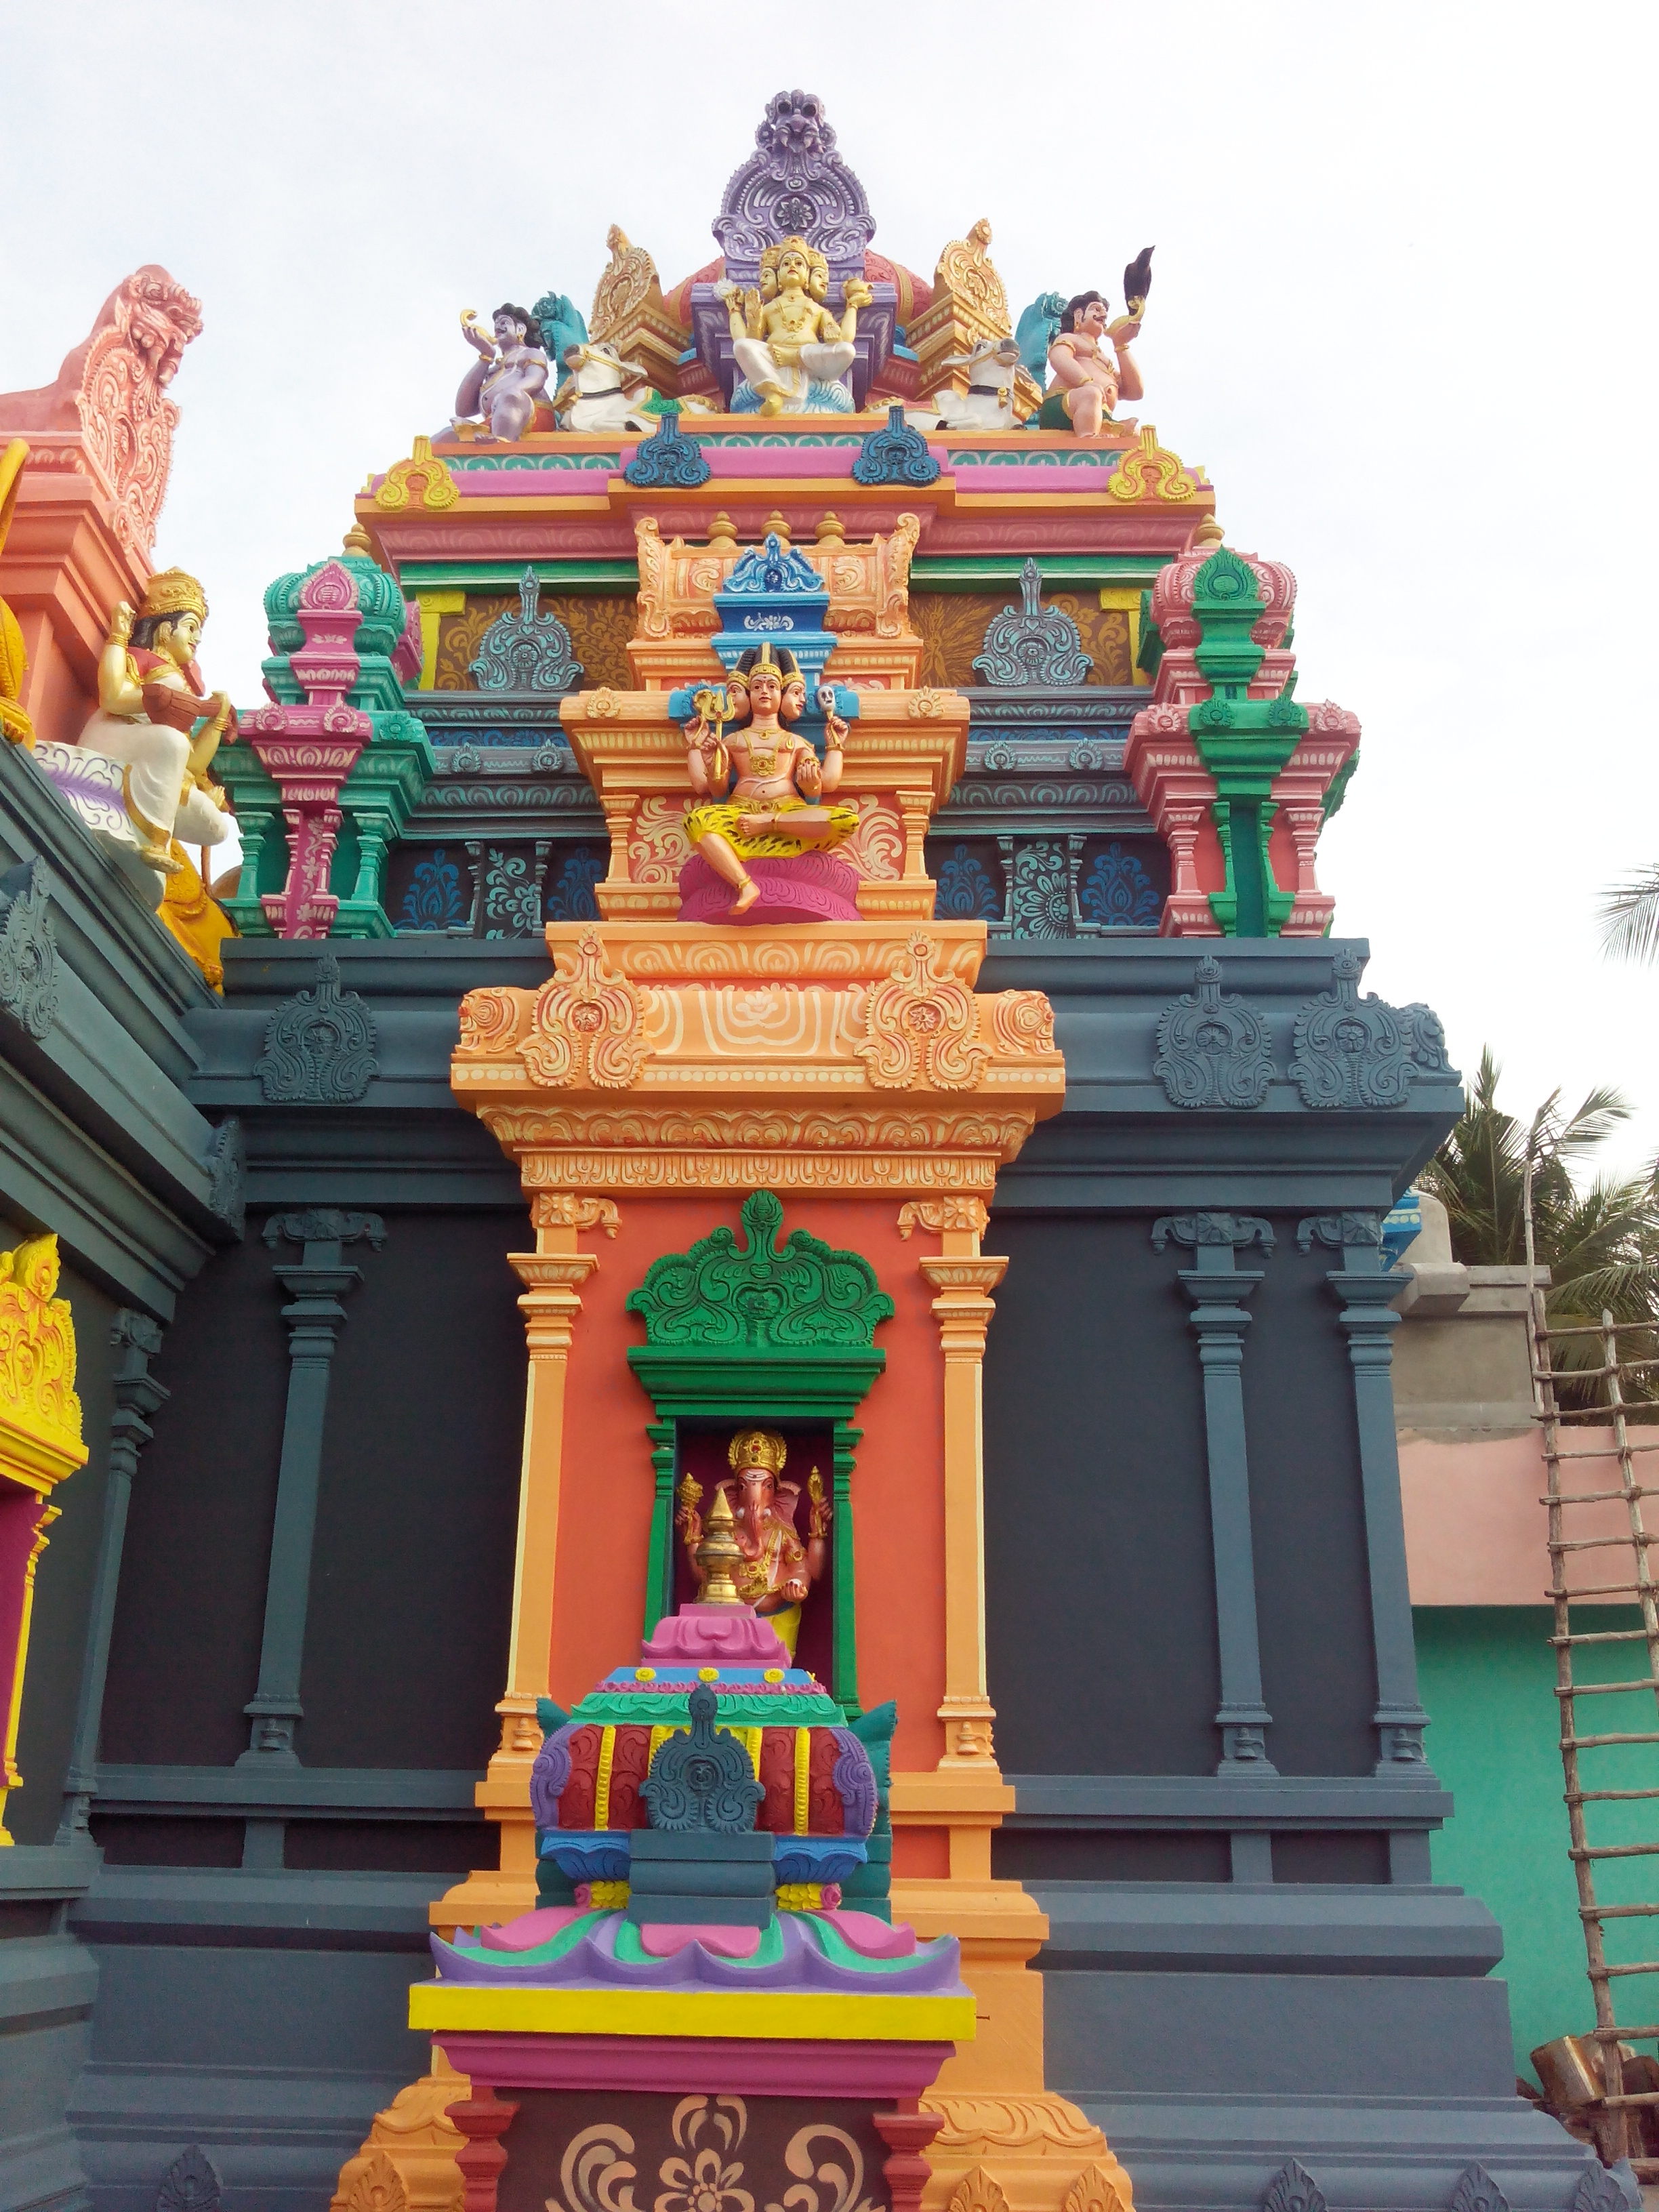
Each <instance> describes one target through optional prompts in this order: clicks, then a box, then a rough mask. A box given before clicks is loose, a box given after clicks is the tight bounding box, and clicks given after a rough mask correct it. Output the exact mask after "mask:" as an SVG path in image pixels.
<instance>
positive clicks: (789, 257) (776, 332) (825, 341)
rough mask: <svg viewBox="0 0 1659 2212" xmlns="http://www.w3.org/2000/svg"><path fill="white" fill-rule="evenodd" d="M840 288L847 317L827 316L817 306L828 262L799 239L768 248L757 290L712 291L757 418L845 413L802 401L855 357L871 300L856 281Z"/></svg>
mask: <svg viewBox="0 0 1659 2212" xmlns="http://www.w3.org/2000/svg"><path fill="white" fill-rule="evenodd" d="M843 289H844V293H845V297H846V301H847V308H846V313H844V314H841V315H832V314H831V313H830V312H829V308H828V307H825V305H824V304H823V303H824V301H825V300H826V298H827V297H828V296H829V263H828V262H827V261H826V260H825V259H824V258H823V254H821V253H820V252H818V251H817V248H816V247H814V246H809V245H808V244H807V243H806V241H805V239H804V238H786V239H785V240H783V241H782V243H781V245H778V246H768V247H767V249H766V251H765V252H764V253H763V254H762V256H761V281H760V289H759V291H758V292H756V291H752V290H750V291H747V292H745V291H741V290H739V289H738V286H737V285H735V284H732V283H719V284H717V285H716V286H715V287H714V291H715V294H716V296H717V297H718V298H719V299H720V300H721V301H724V302H725V305H726V313H727V315H728V317H729V319H730V324H731V331H732V352H733V353H734V354H735V355H736V356H737V359H738V368H740V369H741V370H742V371H743V373H744V377H745V378H746V379H747V380H748V382H749V383H750V386H752V387H753V389H754V390H755V391H756V392H757V393H758V394H759V396H760V402H761V407H760V411H761V413H762V414H763V415H785V414H788V415H805V414H817V413H825V414H828V413H835V412H840V411H845V410H836V409H834V408H826V407H822V406H813V405H812V404H811V402H810V400H809V396H808V395H809V388H810V386H812V385H814V384H839V383H840V382H841V380H842V378H843V377H844V376H845V375H846V374H847V372H848V369H849V368H851V367H852V366H853V362H854V357H855V356H856V351H857V349H856V348H855V346H854V343H853V341H854V337H855V336H856V335H857V331H858V312H859V309H860V307H868V306H869V305H870V302H871V301H872V298H873V297H874V295H873V294H872V291H871V289H870V287H869V286H868V285H867V284H866V283H864V281H863V280H862V278H860V277H857V276H849V277H848V280H847V283H846V285H845V287H844V288H843Z"/></svg>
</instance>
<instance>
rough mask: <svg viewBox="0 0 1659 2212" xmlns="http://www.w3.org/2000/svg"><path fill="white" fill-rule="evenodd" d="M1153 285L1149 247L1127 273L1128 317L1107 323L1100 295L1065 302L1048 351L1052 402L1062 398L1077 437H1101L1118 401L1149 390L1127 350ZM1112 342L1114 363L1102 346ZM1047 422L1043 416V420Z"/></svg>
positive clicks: (1085, 294) (1081, 294)
mask: <svg viewBox="0 0 1659 2212" xmlns="http://www.w3.org/2000/svg"><path fill="white" fill-rule="evenodd" d="M1151 289H1152V247H1151V246H1145V247H1143V248H1142V250H1141V252H1139V254H1138V255H1137V256H1136V257H1135V258H1134V259H1133V261H1132V262H1131V263H1130V264H1129V265H1128V267H1127V269H1126V270H1124V272H1123V292H1124V306H1125V308H1126V310H1127V313H1123V314H1121V315H1120V316H1119V317H1118V319H1117V320H1116V321H1115V323H1110V324H1109V323H1108V321H1107V319H1106V317H1107V314H1108V312H1109V310H1108V308H1107V305H1106V301H1104V300H1103V298H1102V296H1101V295H1100V294H1099V293H1098V292H1079V293H1078V295H1076V297H1075V298H1074V299H1071V300H1068V301H1066V307H1065V312H1064V313H1063V314H1062V315H1061V317H1060V328H1059V330H1058V331H1056V332H1055V334H1054V339H1053V342H1052V343H1050V345H1049V348H1048V366H1049V368H1051V369H1053V371H1054V383H1053V384H1052V385H1051V386H1049V388H1048V397H1049V398H1050V399H1053V398H1054V397H1055V396H1056V394H1058V396H1059V398H1060V404H1061V405H1062V407H1063V408H1064V410H1065V413H1066V421H1067V422H1069V423H1070V424H1071V426H1072V428H1073V430H1075V431H1076V433H1077V435H1078V436H1079V438H1094V437H1097V436H1098V435H1100V432H1101V430H1102V429H1103V428H1104V426H1105V425H1106V423H1108V422H1109V421H1110V420H1111V417H1112V414H1113V411H1114V410H1115V408H1116V406H1117V403H1118V401H1119V399H1120V398H1123V399H1139V398H1142V397H1143V395H1144V393H1145V390H1146V387H1145V386H1143V384H1142V383H1141V381H1140V371H1139V369H1138V368H1136V367H1135V364H1134V360H1133V356H1132V355H1131V354H1130V351H1129V341H1130V339H1131V338H1133V337H1139V334H1140V318H1141V316H1142V314H1143V313H1144V312H1145V310H1146V295H1147V293H1148V292H1149V291H1150V290H1151ZM1103 338H1109V339H1110V340H1111V344H1112V351H1113V353H1114V355H1115V356H1116V358H1115V360H1113V361H1109V360H1108V359H1107V357H1106V355H1105V354H1104V352H1103V350H1102V347H1101V341H1102V339H1103ZM1047 419H1048V417H1047V414H1046V412H1045V416H1044V420H1045V421H1046V420H1047Z"/></svg>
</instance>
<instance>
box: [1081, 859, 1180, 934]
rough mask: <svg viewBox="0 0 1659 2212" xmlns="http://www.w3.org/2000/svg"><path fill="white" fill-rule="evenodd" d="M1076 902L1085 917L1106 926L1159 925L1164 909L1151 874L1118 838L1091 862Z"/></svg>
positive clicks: (1124, 927) (1143, 926)
mask: <svg viewBox="0 0 1659 2212" xmlns="http://www.w3.org/2000/svg"><path fill="white" fill-rule="evenodd" d="M1077 902H1078V908H1079V912H1080V913H1081V914H1082V916H1083V919H1084V920H1085V921H1097V922H1099V923H1100V924H1101V926H1102V927H1103V928H1106V929H1156V928H1157V927H1158V917H1159V915H1161V914H1162V913H1163V911H1164V902H1163V901H1162V899H1160V898H1159V896H1158V893H1157V891H1156V890H1154V889H1153V887H1152V878H1151V877H1150V876H1149V875H1148V874H1147V872H1146V869H1145V868H1144V867H1143V866H1141V864H1140V862H1139V860H1137V859H1136V858H1135V855H1134V854H1133V853H1130V852H1126V851H1125V850H1124V848H1123V847H1122V846H1121V845H1120V844H1119V843H1118V842H1117V841H1116V840H1115V839H1114V840H1113V842H1111V843H1110V844H1109V846H1108V847H1107V848H1106V849H1105V851H1104V852H1103V853H1097V854H1095V856H1094V859H1093V860H1091V862H1090V864H1089V866H1088V869H1087V871H1086V872H1085V875H1084V878H1083V881H1082V882H1081V883H1080V884H1079V885H1078V894H1077Z"/></svg>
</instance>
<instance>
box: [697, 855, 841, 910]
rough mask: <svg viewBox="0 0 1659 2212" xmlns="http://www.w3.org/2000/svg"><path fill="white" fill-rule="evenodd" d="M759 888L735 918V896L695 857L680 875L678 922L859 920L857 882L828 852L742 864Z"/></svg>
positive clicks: (702, 861)
mask: <svg viewBox="0 0 1659 2212" xmlns="http://www.w3.org/2000/svg"><path fill="white" fill-rule="evenodd" d="M744 866H745V867H746V868H747V869H748V871H749V872H750V875H751V876H752V877H753V878H754V879H755V881H756V882H757V884H759V885H760V887H761V895H760V896H759V897H758V898H757V900H756V902H755V903H754V905H753V906H751V907H750V909H749V911H748V913H747V914H744V915H733V914H732V903H733V902H734V901H735V899H736V898H737V896H738V895H737V893H736V891H735V890H733V889H732V886H731V884H728V883H727V882H726V879H725V878H724V877H721V876H717V875H716V874H715V873H714V870H713V869H712V868H711V867H710V866H709V865H708V861H707V860H703V859H702V856H701V855H700V854H696V853H694V854H692V855H691V858H690V860H688V861H687V862H686V864H685V866H684V867H683V868H682V869H681V870H680V920H681V921H721V922H730V923H731V924H732V927H734V928H738V929H742V928H744V927H745V926H746V925H748V924H749V923H751V922H757V921H862V920H863V916H862V915H860V912H859V901H858V891H859V877H858V872H857V870H856V869H854V868H849V867H848V865H847V863H846V861H845V860H837V859H836V856H835V854H833V853H802V854H799V857H797V858H794V859H791V860H745V861H744Z"/></svg>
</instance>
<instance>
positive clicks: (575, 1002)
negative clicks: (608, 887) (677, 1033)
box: [519, 930, 646, 1091]
mask: <svg viewBox="0 0 1659 2212" xmlns="http://www.w3.org/2000/svg"><path fill="white" fill-rule="evenodd" d="M645 1052H646V1045H645V1036H644V1030H643V1006H642V1001H641V997H640V994H639V992H638V991H637V990H636V989H635V987H634V985H633V984H632V983H630V982H629V981H628V979H627V977H626V976H625V975H618V974H617V971H616V970H615V969H613V968H611V966H610V964H609V963H607V961H606V959H605V945H604V943H603V941H602V939H600V937H599V933H598V932H597V931H595V930H588V931H586V932H585V933H584V934H583V935H582V936H580V938H578V939H577V940H576V945H575V951H574V954H573V953H571V952H570V951H568V950H566V949H565V948H563V947H561V948H560V950H559V952H558V953H557V954H556V957H555V969H554V976H553V981H551V982H550V983H544V984H543V986H542V987H541V989H540V990H539V991H538V993H537V994H536V1006H535V1012H534V1013H533V1015H532V1018H531V1027H530V1032H529V1034H528V1035H527V1036H526V1037H524V1038H523V1039H522V1040H521V1042H520V1046H519V1054H520V1058H521V1059H522V1060H523V1061H524V1064H525V1066H526V1068H527V1069H528V1070H529V1071H530V1073H531V1074H532V1076H534V1077H535V1079H537V1081H538V1082H540V1083H546V1084H550V1085H566V1084H574V1085H577V1086H578V1087H579V1088H580V1089H582V1090H593V1089H596V1088H597V1089H599V1090H605V1091H623V1090H626V1089H627V1087H628V1085H629V1084H630V1083H632V1081H633V1080H634V1078H635V1076H636V1075H637V1074H638V1073H639V1070H640V1063H641V1061H642V1060H644V1058H645Z"/></svg>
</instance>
